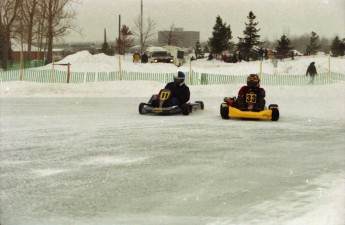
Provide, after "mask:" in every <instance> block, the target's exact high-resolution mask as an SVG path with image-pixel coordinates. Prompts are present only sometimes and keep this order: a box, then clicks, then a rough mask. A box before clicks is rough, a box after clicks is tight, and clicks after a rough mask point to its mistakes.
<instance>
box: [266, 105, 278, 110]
mask: <svg viewBox="0 0 345 225" xmlns="http://www.w3.org/2000/svg"><path fill="white" fill-rule="evenodd" d="M273 108H278V105H277V104H270V105H269V106H268V109H273Z"/></svg>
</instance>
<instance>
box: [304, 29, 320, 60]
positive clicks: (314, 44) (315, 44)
mask: <svg viewBox="0 0 345 225" xmlns="http://www.w3.org/2000/svg"><path fill="white" fill-rule="evenodd" d="M320 48H321V45H320V40H319V36H318V35H317V34H316V33H315V32H314V31H312V32H311V37H310V39H309V45H307V53H309V54H310V55H315V54H316V53H317V52H318V50H319V49H320Z"/></svg>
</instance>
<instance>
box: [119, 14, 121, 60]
mask: <svg viewBox="0 0 345 225" xmlns="http://www.w3.org/2000/svg"><path fill="white" fill-rule="evenodd" d="M118 41H119V43H118V51H119V54H121V14H120V15H119V39H118Z"/></svg>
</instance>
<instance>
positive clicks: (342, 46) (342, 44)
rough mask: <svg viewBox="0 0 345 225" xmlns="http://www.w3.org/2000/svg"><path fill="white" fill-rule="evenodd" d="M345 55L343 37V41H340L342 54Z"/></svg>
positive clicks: (344, 39)
mask: <svg viewBox="0 0 345 225" xmlns="http://www.w3.org/2000/svg"><path fill="white" fill-rule="evenodd" d="M344 55H345V38H343V41H342V42H341V43H340V56H344Z"/></svg>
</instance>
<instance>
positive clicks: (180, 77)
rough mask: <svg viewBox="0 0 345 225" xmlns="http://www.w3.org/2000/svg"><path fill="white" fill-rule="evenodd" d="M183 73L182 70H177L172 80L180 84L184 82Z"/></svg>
mask: <svg viewBox="0 0 345 225" xmlns="http://www.w3.org/2000/svg"><path fill="white" fill-rule="evenodd" d="M185 77H186V76H185V75H184V73H183V72H182V71H178V73H177V74H176V75H175V76H174V82H175V83H178V84H179V85H182V84H183V83H184V79H185Z"/></svg>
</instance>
